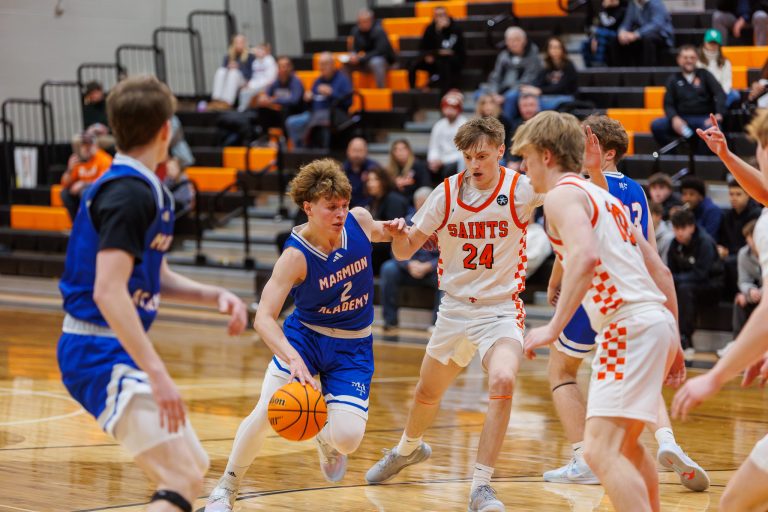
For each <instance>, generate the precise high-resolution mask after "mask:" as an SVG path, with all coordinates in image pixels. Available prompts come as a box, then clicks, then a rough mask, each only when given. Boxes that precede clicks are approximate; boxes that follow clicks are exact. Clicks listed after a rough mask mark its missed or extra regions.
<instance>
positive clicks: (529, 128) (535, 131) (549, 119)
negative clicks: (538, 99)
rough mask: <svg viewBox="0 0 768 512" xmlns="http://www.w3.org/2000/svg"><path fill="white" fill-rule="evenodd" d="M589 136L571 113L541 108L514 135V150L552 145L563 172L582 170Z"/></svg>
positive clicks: (518, 151)
mask: <svg viewBox="0 0 768 512" xmlns="http://www.w3.org/2000/svg"><path fill="white" fill-rule="evenodd" d="M584 145H585V138H584V132H583V131H582V128H581V125H580V124H579V120H578V119H576V118H575V117H574V116H573V115H571V114H561V113H559V112H554V111H551V110H550V111H546V112H539V113H538V114H536V115H535V116H533V117H532V118H531V119H530V120H528V121H526V122H525V123H524V124H523V125H522V126H520V128H518V129H517V131H516V132H515V136H514V137H513V138H512V150H511V152H512V154H513V155H520V153H521V152H522V151H523V150H525V149H526V148H528V147H529V146H530V147H533V148H535V149H536V150H537V151H544V150H546V149H548V150H549V151H550V152H551V153H552V155H553V156H554V157H555V161H556V162H557V163H558V164H559V165H560V167H562V171H563V172H578V171H580V170H581V162H582V160H583V158H584Z"/></svg>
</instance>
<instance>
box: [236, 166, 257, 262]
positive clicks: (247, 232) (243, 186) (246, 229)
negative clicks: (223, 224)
mask: <svg viewBox="0 0 768 512" xmlns="http://www.w3.org/2000/svg"><path fill="white" fill-rule="evenodd" d="M237 184H238V186H239V187H240V191H241V192H242V195H241V197H242V204H243V243H244V245H245V251H244V252H245V257H244V258H243V266H244V267H245V268H247V269H252V268H255V267H256V261H255V260H254V259H253V257H252V256H251V229H250V226H249V224H250V216H249V214H248V206H249V204H248V203H249V201H248V199H249V194H248V183H247V182H246V180H245V179H243V178H242V177H241V176H238V177H237Z"/></svg>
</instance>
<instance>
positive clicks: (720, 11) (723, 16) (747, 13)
mask: <svg viewBox="0 0 768 512" xmlns="http://www.w3.org/2000/svg"><path fill="white" fill-rule="evenodd" d="M748 25H752V31H753V36H754V44H755V46H765V45H766V44H768V2H766V1H765V0H718V2H717V5H716V7H715V12H714V13H713V14H712V27H713V28H715V29H717V30H718V31H719V32H720V33H721V34H722V35H723V36H724V39H723V44H729V43H731V44H733V41H730V37H731V36H733V37H734V38H735V39H740V38H741V32H742V30H744V28H745V27H746V26H748Z"/></svg>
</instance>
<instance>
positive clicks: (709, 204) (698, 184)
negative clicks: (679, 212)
mask: <svg viewBox="0 0 768 512" xmlns="http://www.w3.org/2000/svg"><path fill="white" fill-rule="evenodd" d="M680 194H681V195H682V199H683V203H685V205H686V206H687V207H688V209H689V210H691V211H692V212H693V215H694V217H696V223H697V224H698V225H699V226H700V227H702V228H703V229H704V231H706V232H707V234H708V235H709V236H710V237H711V238H712V240H717V234H718V232H719V231H720V223H721V222H722V221H723V211H722V210H721V209H720V207H718V206H717V205H716V204H715V203H714V202H713V201H712V199H710V198H709V197H707V187H706V186H705V185H704V182H703V181H701V180H700V179H699V178H694V177H689V178H685V179H684V180H683V181H682V183H680Z"/></svg>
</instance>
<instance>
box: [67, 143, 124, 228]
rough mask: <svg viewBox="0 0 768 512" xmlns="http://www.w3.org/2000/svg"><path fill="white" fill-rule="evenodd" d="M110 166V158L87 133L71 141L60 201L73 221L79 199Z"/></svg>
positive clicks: (78, 205)
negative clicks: (70, 150)
mask: <svg viewBox="0 0 768 512" xmlns="http://www.w3.org/2000/svg"><path fill="white" fill-rule="evenodd" d="M110 165H112V157H111V156H110V155H109V153H107V152H106V151H104V150H103V149H101V148H99V146H98V145H97V144H96V141H95V140H94V138H93V136H92V135H91V134H89V133H88V132H83V133H82V134H80V135H76V136H75V137H74V138H73V139H72V156H70V157H69V160H68V161H67V170H66V171H65V172H64V175H63V176H62V177H61V201H62V202H63V203H64V207H65V208H66V209H67V211H68V212H69V217H70V218H71V219H72V220H73V221H74V220H75V216H76V215H77V209H78V208H79V207H80V198H81V197H83V194H84V193H85V191H86V190H88V187H90V186H91V185H92V184H93V182H94V181H96V180H97V179H98V178H99V176H101V175H102V174H104V173H105V172H107V169H109V166H110Z"/></svg>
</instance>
